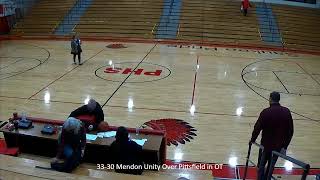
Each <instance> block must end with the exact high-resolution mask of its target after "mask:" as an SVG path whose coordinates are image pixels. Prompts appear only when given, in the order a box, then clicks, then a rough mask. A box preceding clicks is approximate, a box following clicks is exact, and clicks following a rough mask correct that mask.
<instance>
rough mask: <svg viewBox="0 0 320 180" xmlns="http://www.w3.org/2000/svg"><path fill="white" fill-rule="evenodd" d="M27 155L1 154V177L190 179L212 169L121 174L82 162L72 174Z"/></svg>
mask: <svg viewBox="0 0 320 180" xmlns="http://www.w3.org/2000/svg"><path fill="white" fill-rule="evenodd" d="M23 156H25V157H23V158H21V157H12V156H5V155H0V160H1V161H0V178H2V179H15V178H16V179H24V180H27V179H43V178H48V177H50V179H63V180H65V179H97V178H98V179H114V180H127V179H131V180H138V179H139V180H149V179H150V180H151V179H155V180H160V179H177V178H179V177H181V176H184V177H186V176H188V178H189V179H210V177H212V176H211V172H210V171H199V170H183V169H181V170H180V169H174V170H161V171H159V172H158V171H145V172H144V173H143V175H141V176H137V175H129V174H119V173H115V172H113V171H110V170H97V168H96V167H97V166H96V165H94V164H85V163H83V164H81V165H80V166H79V167H78V168H77V169H75V170H74V171H73V172H72V174H68V173H62V172H57V171H52V170H46V169H41V168H36V167H35V166H40V167H46V168H48V167H49V162H50V159H48V158H44V157H35V156H28V155H23Z"/></svg>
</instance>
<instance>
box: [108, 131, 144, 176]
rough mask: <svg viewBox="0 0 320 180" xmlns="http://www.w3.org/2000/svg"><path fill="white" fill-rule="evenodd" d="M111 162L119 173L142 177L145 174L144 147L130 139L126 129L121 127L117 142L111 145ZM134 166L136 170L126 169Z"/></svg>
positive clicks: (117, 134)
mask: <svg viewBox="0 0 320 180" xmlns="http://www.w3.org/2000/svg"><path fill="white" fill-rule="evenodd" d="M110 150H111V160H112V163H113V164H114V167H115V171H116V172H118V173H127V174H136V175H138V174H139V175H141V174H142V172H143V161H142V156H141V154H142V146H140V145H138V144H137V143H136V142H134V141H132V140H130V139H129V137H128V131H127V129H126V128H125V127H122V126H121V127H119V128H118V130H117V133H116V140H115V141H114V142H113V143H112V144H111V147H110ZM130 165H134V166H135V168H134V169H127V168H125V167H127V166H130Z"/></svg>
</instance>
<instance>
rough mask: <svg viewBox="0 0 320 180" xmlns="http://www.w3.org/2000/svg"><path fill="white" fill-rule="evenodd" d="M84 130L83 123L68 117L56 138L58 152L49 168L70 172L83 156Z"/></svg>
mask: <svg viewBox="0 0 320 180" xmlns="http://www.w3.org/2000/svg"><path fill="white" fill-rule="evenodd" d="M85 145H86V130H85V128H84V126H83V123H82V122H81V121H80V120H78V119H76V118H73V117H69V118H68V119H67V120H66V121H65V122H64V124H63V126H62V131H61V133H60V135H59V139H58V153H57V156H56V157H55V158H54V159H53V161H52V162H51V168H52V169H55V170H57V171H61V172H71V171H72V170H73V169H75V168H76V167H77V166H78V165H79V164H80V161H81V159H82V157H83V156H84V150H85Z"/></svg>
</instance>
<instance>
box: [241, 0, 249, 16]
mask: <svg viewBox="0 0 320 180" xmlns="http://www.w3.org/2000/svg"><path fill="white" fill-rule="evenodd" d="M249 7H251V4H250V2H249V0H242V2H241V10H242V12H243V15H244V16H247V13H248V9H249Z"/></svg>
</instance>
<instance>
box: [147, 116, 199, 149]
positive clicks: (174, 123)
mask: <svg viewBox="0 0 320 180" xmlns="http://www.w3.org/2000/svg"><path fill="white" fill-rule="evenodd" d="M144 124H145V125H146V126H149V127H150V128H152V129H155V130H164V131H166V135H167V145H168V146H170V145H171V144H173V145H175V146H178V143H180V144H185V143H186V141H187V142H190V140H192V139H193V136H197V134H195V133H194V132H195V131H197V130H196V129H195V128H194V127H192V126H191V125H190V124H189V123H187V122H185V121H183V120H180V119H172V118H167V119H158V120H150V121H148V122H145V123H144Z"/></svg>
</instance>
